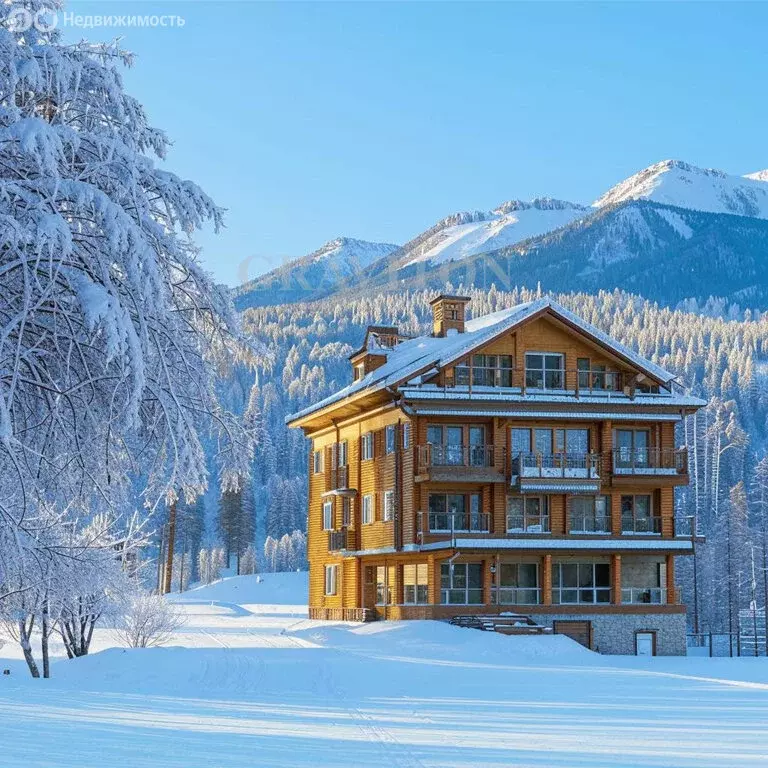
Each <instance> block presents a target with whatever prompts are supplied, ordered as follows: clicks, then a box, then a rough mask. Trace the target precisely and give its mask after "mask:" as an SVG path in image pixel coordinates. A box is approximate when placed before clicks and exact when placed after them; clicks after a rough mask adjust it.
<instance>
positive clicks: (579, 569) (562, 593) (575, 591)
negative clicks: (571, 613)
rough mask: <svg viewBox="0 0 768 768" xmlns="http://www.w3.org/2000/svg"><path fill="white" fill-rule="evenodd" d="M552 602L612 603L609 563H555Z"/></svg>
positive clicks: (566, 603) (553, 567)
mask: <svg viewBox="0 0 768 768" xmlns="http://www.w3.org/2000/svg"><path fill="white" fill-rule="evenodd" d="M552 602H553V603H556V604H560V605H574V604H578V603H610V602H611V571H610V567H609V565H608V564H607V563H553V564H552Z"/></svg>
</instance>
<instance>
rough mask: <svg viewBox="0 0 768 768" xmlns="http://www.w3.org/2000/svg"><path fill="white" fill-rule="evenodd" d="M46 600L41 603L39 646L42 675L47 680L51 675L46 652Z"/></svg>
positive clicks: (47, 633) (48, 629)
mask: <svg viewBox="0 0 768 768" xmlns="http://www.w3.org/2000/svg"><path fill="white" fill-rule="evenodd" d="M49 633H50V628H49V626H48V600H47V599H46V600H45V602H44V603H43V614H42V620H41V622H40V648H41V650H42V653H43V677H44V678H45V679H46V680H47V679H48V678H49V677H50V676H51V662H50V658H49V654H48V637H49Z"/></svg>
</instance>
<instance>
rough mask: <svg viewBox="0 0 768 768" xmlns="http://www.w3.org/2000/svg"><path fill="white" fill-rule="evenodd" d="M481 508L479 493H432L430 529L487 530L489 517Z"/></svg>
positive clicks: (446, 530) (430, 500) (430, 499)
mask: <svg viewBox="0 0 768 768" xmlns="http://www.w3.org/2000/svg"><path fill="white" fill-rule="evenodd" d="M481 509H482V501H481V495H480V494H479V493H469V494H463V493H430V494H429V530H430V531H434V532H438V533H439V532H448V531H487V530H488V519H487V516H486V515H484V514H483V513H482V511H481Z"/></svg>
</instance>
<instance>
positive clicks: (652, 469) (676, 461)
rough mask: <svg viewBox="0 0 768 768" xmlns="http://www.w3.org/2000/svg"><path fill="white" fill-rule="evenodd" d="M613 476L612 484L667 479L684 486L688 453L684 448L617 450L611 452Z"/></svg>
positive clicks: (686, 480)
mask: <svg viewBox="0 0 768 768" xmlns="http://www.w3.org/2000/svg"><path fill="white" fill-rule="evenodd" d="M613 476H614V482H615V481H617V480H618V481H619V482H622V481H623V479H625V478H626V479H631V481H632V482H635V481H637V480H642V479H645V480H653V481H654V482H655V481H658V480H659V479H660V478H669V479H671V480H672V481H673V482H674V484H675V485H685V484H686V483H687V482H688V452H687V451H686V449H685V448H634V449H630V448H618V449H616V450H614V451H613Z"/></svg>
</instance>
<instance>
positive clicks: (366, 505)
mask: <svg viewBox="0 0 768 768" xmlns="http://www.w3.org/2000/svg"><path fill="white" fill-rule="evenodd" d="M372 522H373V494H372V493H367V494H366V495H365V496H363V523H372Z"/></svg>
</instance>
